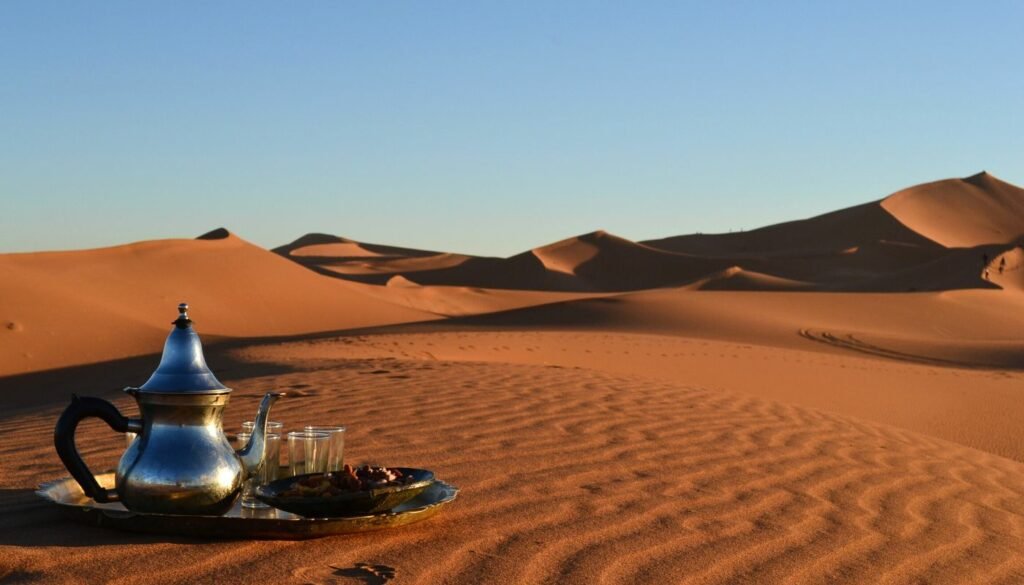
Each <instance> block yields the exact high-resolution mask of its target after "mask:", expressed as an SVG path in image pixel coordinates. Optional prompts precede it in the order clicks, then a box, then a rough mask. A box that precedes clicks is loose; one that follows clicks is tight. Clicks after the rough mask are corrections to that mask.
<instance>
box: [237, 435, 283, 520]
mask: <svg viewBox="0 0 1024 585" xmlns="http://www.w3.org/2000/svg"><path fill="white" fill-rule="evenodd" d="M251 436H252V435H251V434H250V433H248V432H245V431H243V432H241V433H238V443H239V444H240V445H245V444H246V443H248V442H249V438H250V437H251ZM263 449H264V451H263V465H262V466H261V467H260V469H259V471H257V472H256V473H254V474H252V475H251V476H249V478H248V479H247V480H245V482H243V484H242V507H243V508H269V507H270V506H268V505H267V504H264V503H263V502H261V501H259V500H257V499H256V497H255V496H254V495H253V493H254V492H255V491H256V488H257V487H259V486H261V485H263V484H266V483H270V482H272V481H274V480H275V479H277V476H278V475H279V473H278V472H279V471H280V469H281V435H279V434H277V433H267V434H266V437H265V438H264V445H263Z"/></svg>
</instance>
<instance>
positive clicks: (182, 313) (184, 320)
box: [171, 303, 192, 329]
mask: <svg viewBox="0 0 1024 585" xmlns="http://www.w3.org/2000/svg"><path fill="white" fill-rule="evenodd" d="M178 313H179V315H178V318H177V319H175V320H174V321H172V322H171V323H172V324H174V325H177V326H178V328H179V329H185V328H186V327H188V326H189V325H191V324H192V319H189V318H188V303H181V304H179V305H178Z"/></svg>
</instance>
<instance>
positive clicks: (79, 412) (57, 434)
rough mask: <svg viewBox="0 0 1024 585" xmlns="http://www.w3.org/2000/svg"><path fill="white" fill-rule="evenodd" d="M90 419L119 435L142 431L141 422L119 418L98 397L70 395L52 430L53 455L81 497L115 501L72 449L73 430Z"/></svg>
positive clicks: (113, 495) (111, 406)
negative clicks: (64, 469)
mask: <svg viewBox="0 0 1024 585" xmlns="http://www.w3.org/2000/svg"><path fill="white" fill-rule="evenodd" d="M90 416H95V417H96V418H100V419H103V421H104V422H106V423H107V424H108V425H110V428H112V429H114V430H115V431H117V432H119V433H127V432H129V431H131V432H136V433H137V432H139V431H141V430H142V423H141V422H140V421H138V420H132V419H130V418H128V417H126V416H124V415H122V414H121V413H120V411H118V410H117V407H115V406H114V405H113V404H111V403H109V402H107V401H106V400H103V399H102V398H91V397H88V396H85V397H82V398H79V397H78V396H77V395H75V394H72V395H71V404H69V405H68V407H67V408H65V409H64V413H63V414H61V415H60V418H59V419H57V426H56V428H54V429H53V445H54V446H55V447H56V448H57V455H58V456H59V457H60V460H61V461H62V462H63V463H64V467H67V468H68V471H70V472H71V477H73V478H75V481H77V482H78V485H80V486H82V491H83V492H85V495H87V496H89V497H90V498H92V499H94V500H96V501H97V502H100V503H105V502H116V501H117V500H118V496H117V492H116V491H114V490H112V489H107V488H104V487H101V486H100V484H99V482H97V481H96V476H94V475H93V474H92V472H91V471H89V468H88V467H87V466H86V465H85V462H84V461H82V456H81V455H79V454H78V448H76V447H75V430H76V429H77V428H78V423H79V422H81V420H82V419H83V418H88V417H90Z"/></svg>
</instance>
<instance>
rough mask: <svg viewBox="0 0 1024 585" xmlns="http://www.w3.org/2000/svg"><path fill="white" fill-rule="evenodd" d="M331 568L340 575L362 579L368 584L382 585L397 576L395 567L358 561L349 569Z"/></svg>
mask: <svg viewBox="0 0 1024 585" xmlns="http://www.w3.org/2000/svg"><path fill="white" fill-rule="evenodd" d="M331 568H332V569H334V574H335V575H336V576H338V577H350V578H354V579H360V580H361V581H362V582H363V583H365V584H366V585H382V584H383V583H387V582H388V581H391V580H392V579H394V578H395V568H394V567H389V566H387V565H371V564H369V563H356V564H355V565H352V567H350V568H347V569H343V568H340V567H331Z"/></svg>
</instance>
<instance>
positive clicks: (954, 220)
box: [881, 172, 1024, 248]
mask: <svg viewBox="0 0 1024 585" xmlns="http://www.w3.org/2000/svg"><path fill="white" fill-rule="evenodd" d="M881 205H882V208H883V209H885V210H886V211H888V212H889V213H891V214H892V216H893V217H894V218H896V219H897V220H899V221H900V223H902V224H903V225H905V226H907V227H908V228H910V229H912V230H914V231H915V232H917V233H918V234H921V235H922V236H924V237H926V238H928V239H930V240H933V241H935V242H938V243H939V244H941V245H943V246H946V247H950V248H967V247H972V246H980V245H983V244H1008V243H1014V242H1019V241H1020V240H1021V237H1022V236H1024V189H1021V188H1020V187H1016V186H1014V185H1011V184H1009V183H1006V182H1004V181H1000V180H999V179H997V178H995V177H993V176H992V175H990V174H988V173H986V172H981V173H978V174H977V175H973V176H971V177H967V178H966V179H946V180H944V181H936V182H934V183H926V184H924V185H917V186H915V187H911V188H909V189H904V190H903V191H899V192H897V193H894V194H892V195H890V196H889V197H886V198H885V199H884V200H883V201H882V202H881Z"/></svg>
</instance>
